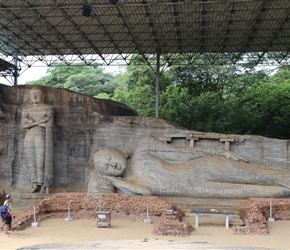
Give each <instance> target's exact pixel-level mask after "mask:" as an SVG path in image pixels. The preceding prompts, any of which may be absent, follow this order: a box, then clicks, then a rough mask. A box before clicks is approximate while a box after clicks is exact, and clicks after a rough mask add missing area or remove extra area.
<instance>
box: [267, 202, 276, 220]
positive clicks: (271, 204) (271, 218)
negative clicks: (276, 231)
mask: <svg viewBox="0 0 290 250" xmlns="http://www.w3.org/2000/svg"><path fill="white" fill-rule="evenodd" d="M268 221H269V222H274V221H275V219H274V218H272V201H270V218H268Z"/></svg>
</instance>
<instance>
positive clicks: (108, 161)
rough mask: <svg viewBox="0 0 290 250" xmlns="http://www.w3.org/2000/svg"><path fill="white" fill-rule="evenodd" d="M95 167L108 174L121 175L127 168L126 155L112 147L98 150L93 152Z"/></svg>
mask: <svg viewBox="0 0 290 250" xmlns="http://www.w3.org/2000/svg"><path fill="white" fill-rule="evenodd" d="M94 164H95V167H96V169H97V170H98V171H99V172H100V173H102V174H104V175H108V176H122V175H123V173H124V171H125V170H126V168H127V159H126V156H125V155H124V154H123V153H122V152H120V151H118V150H114V149H104V150H100V151H98V152H97V153H95V154H94Z"/></svg>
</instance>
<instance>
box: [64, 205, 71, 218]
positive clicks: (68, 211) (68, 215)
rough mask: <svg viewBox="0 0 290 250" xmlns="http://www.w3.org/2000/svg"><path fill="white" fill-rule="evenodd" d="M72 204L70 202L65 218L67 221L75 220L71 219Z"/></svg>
mask: <svg viewBox="0 0 290 250" xmlns="http://www.w3.org/2000/svg"><path fill="white" fill-rule="evenodd" d="M70 202H71V201H69V202H68V210H67V218H64V219H65V220H66V221H70V220H73V218H71V217H70Z"/></svg>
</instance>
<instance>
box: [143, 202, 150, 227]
mask: <svg viewBox="0 0 290 250" xmlns="http://www.w3.org/2000/svg"><path fill="white" fill-rule="evenodd" d="M144 223H146V224H150V223H151V220H150V219H149V211H148V204H147V218H146V219H144Z"/></svg>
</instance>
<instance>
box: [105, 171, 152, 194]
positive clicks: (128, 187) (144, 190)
mask: <svg viewBox="0 0 290 250" xmlns="http://www.w3.org/2000/svg"><path fill="white" fill-rule="evenodd" d="M103 178H105V179H106V180H109V181H110V182H111V183H112V184H113V185H114V186H115V187H116V188H117V189H120V190H121V191H123V192H124V193H127V194H139V195H144V196H150V195H152V190H151V188H150V187H148V186H144V185H140V184H136V183H132V182H130V181H129V180H126V179H118V178H116V177H112V176H103Z"/></svg>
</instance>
